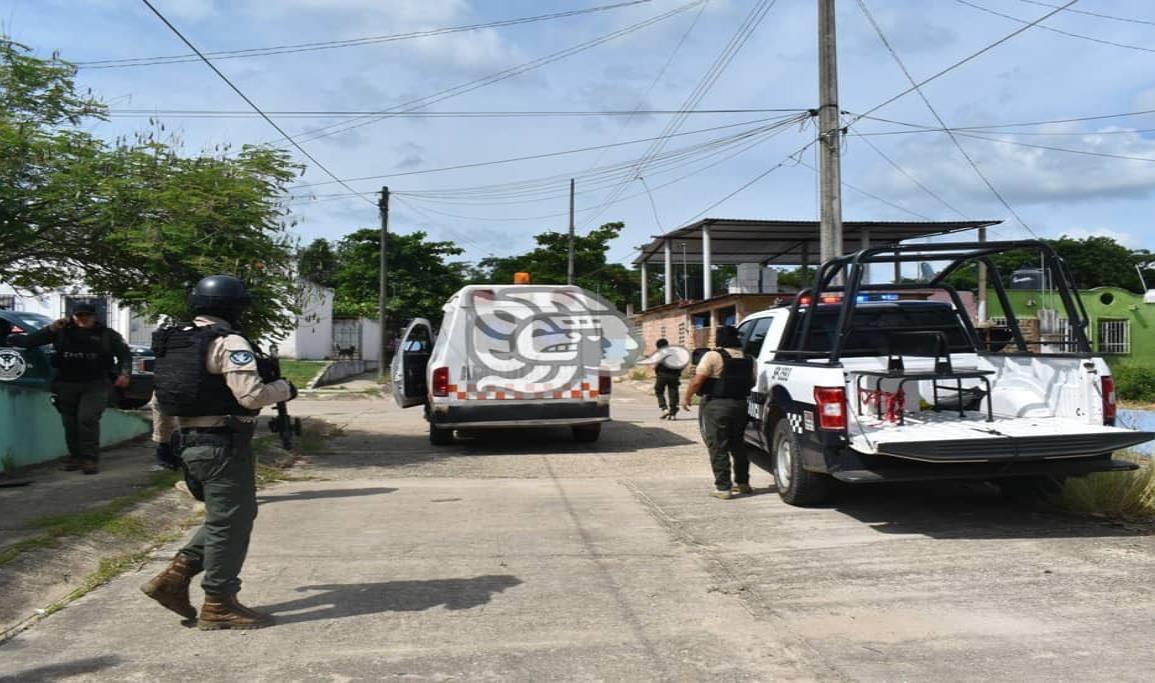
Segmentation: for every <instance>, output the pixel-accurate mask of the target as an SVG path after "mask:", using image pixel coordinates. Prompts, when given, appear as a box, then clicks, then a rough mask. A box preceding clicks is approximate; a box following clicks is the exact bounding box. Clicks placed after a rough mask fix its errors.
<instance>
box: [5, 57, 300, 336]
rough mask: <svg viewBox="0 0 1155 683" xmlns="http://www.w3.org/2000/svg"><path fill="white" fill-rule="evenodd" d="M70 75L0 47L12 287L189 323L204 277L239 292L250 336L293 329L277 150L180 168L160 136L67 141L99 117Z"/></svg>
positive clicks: (288, 169) (185, 161)
mask: <svg viewBox="0 0 1155 683" xmlns="http://www.w3.org/2000/svg"><path fill="white" fill-rule="evenodd" d="M74 73H75V69H74V67H73V66H72V65H70V64H68V63H67V62H64V61H62V60H60V59H59V58H58V57H57V56H55V55H54V56H53V57H52V58H50V59H39V58H37V57H35V56H33V55H32V54H31V52H30V50H29V49H28V48H27V47H26V46H23V45H20V44H18V43H15V42H13V41H11V40H8V39H7V38H0V269H2V270H3V272H4V278H5V280H6V281H7V282H8V283H10V284H13V285H15V286H17V287H26V288H32V289H42V288H49V287H53V286H58V285H61V284H64V283H75V282H81V281H82V282H84V283H85V284H87V285H88V286H89V287H90V288H91V289H92V290H93V291H94V292H96V293H100V294H108V295H112V296H114V297H116V298H118V299H120V300H122V301H124V302H125V303H128V304H129V305H131V306H132V307H134V308H135V309H137V310H138V311H141V312H143V313H144V314H145V315H149V316H157V315H160V314H165V315H168V316H171V317H174V318H184V317H186V316H187V307H186V304H185V300H186V295H187V292H188V288H189V286H190V285H191V284H192V283H194V282H195V281H196V280H197V279H199V278H200V277H202V276H204V275H211V274H229V275H237V276H239V277H242V278H244V279H245V280H246V281H248V282H249V285H250V288H251V290H252V292H253V298H254V302H255V305H254V307H253V309H252V313H251V315H250V316H249V317H248V319H247V320H246V321H245V323H246V331H247V332H249V333H250V334H252V335H254V336H256V335H261V334H264V333H266V332H269V331H272V330H274V329H282V330H283V329H285V328H287V327H288V326H289V325H290V324H291V323H292V316H291V315H290V314H291V312H292V309H293V308H295V305H296V296H297V293H296V291H295V290H294V287H293V273H292V250H291V248H290V247H291V244H290V240H289V237H288V235H287V226H286V225H285V224H284V222H283V220H284V217H285V210H284V208H283V205H282V203H281V199H280V198H281V197H282V196H283V194H284V192H285V188H286V186H287V184H288V182H289V181H290V180H291V179H292V178H293V177H294V176H295V175H296V174H297V172H298V171H299V168H298V167H297V166H295V165H294V164H293V163H292V162H291V160H290V158H289V157H288V155H287V154H286V153H284V152H282V151H279V150H272V149H267V148H257V147H249V146H246V147H242V148H241V150H240V151H239V152H238V153H236V154H234V155H228V153H229V151H230V150H229V149H227V148H225V149H218V150H217V154H216V155H210V154H201V155H199V156H192V157H186V156H182V155H181V154H180V153H179V152H178V150H177V149H175V148H174V146H172V145H170V144H166V143H165V142H162V141H160V140H159V139H158V133H159V131H158V130H154V131H151V132H146V133H141V134H138V135H136V136H134V137H132V138H131V139H129V140H125V139H121V140H117V141H115V142H113V143H109V142H106V141H104V140H101V139H99V138H96V137H94V136H92V135H90V134H88V133H86V132H84V131H82V130H80V129H79V128H78V125H79V124H81V123H83V122H85V121H86V120H90V119H92V118H97V119H100V118H103V117H104V115H105V112H106V110H105V107H104V105H103V104H101V103H100V102H99V101H98V100H97V99H96V98H95V97H93V96H91V95H87V94H84V95H81V94H78V93H77V92H76V87H75V83H74V81H73V75H74Z"/></svg>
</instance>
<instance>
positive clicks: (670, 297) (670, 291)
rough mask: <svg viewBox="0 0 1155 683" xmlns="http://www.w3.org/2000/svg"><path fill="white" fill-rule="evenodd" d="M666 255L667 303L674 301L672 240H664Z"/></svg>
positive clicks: (663, 246)
mask: <svg viewBox="0 0 1155 683" xmlns="http://www.w3.org/2000/svg"><path fill="white" fill-rule="evenodd" d="M662 248H663V249H664V250H665V256H666V303H667V304H672V303H674V253H673V252H672V251H671V250H670V240H665V241H663V242H662Z"/></svg>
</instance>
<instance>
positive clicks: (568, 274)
mask: <svg viewBox="0 0 1155 683" xmlns="http://www.w3.org/2000/svg"><path fill="white" fill-rule="evenodd" d="M573 195H574V182H573V178H570V179H569V268H568V269H567V270H566V284H571V285H572V284H573Z"/></svg>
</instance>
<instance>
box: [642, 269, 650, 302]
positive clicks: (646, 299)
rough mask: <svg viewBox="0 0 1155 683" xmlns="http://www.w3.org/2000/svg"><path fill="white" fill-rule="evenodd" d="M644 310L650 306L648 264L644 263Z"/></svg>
mask: <svg viewBox="0 0 1155 683" xmlns="http://www.w3.org/2000/svg"><path fill="white" fill-rule="evenodd" d="M641 271H642V310H643V311H644V310H646V309H647V308H649V307H650V306H649V304H650V296H649V294H650V292H649V289H650V278H648V277H646V262H645V261H642V268H641Z"/></svg>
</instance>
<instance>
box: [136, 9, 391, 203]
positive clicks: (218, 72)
mask: <svg viewBox="0 0 1155 683" xmlns="http://www.w3.org/2000/svg"><path fill="white" fill-rule="evenodd" d="M141 2H143V3H144V4H145V6H146V7H148V8H149V9H150V10H152V13H153V14H155V15H156V16H157V18H158V19H160V20H161V21H162V22H164V25H165V26H167V27H169V29H171V30H172V32H173V33H175V34H176V35H177V37H178V38H180V39H181V40H182V41H183V42H184V44H185V45H188V47H189V49H190V50H192V51H193V52H195V53H196V54H197V55H199V56H200V57H201V59H202V60H203V61H204V63H205V64H207V65H208V67H209V68H210V69H212V70H213V73H215V74H216V75H217V76H219V77H220V79H221V80H222V81H224V82H225V83H226V84H228V86H229V87H230V88H232V89H233V92H235V93H236V94H237V95H239V96H240V97H241V99H242V100H244V101H245V103H246V104H248V105H249V106H250V107H252V108H253V110H254V111H256V112H257V113H258V114H260V115H261V118H263V119H264V120H265V121H267V122H268V124H269V125H270V126H272V127H273V128H274V129H275V130H276V131H277V132H278V133H280V134H281V135H283V136H285V139H286V140H288V141H289V142H290V143H291V144H292V145H293V146H294V147H296V148H297V150H298V151H299V152H300V153H301V154H304V155H305V157H306V158H307V159H309V161H312V162H313V163H314V164H316V165H317V168H319V169H321V170H322V171H324V172H325V174H326V175H328V176H329V177H330V178H332V179H333V180H335V181H336V182H337V183H339V184H340V185H341V187H344V188H345V189H347V190H349V191H350V192H353V193H357V191H356V190H354V189H353V188H352V187H350V186H349V185H348V184H346V183H345V181H343V180H341V179H340V178H339V177H337V174H335V173H333V172H332V171H330V170H329V169H328V168H327V167H326V166H325V165H324V164H322V163H321V162H320V161H318V160H317V158H316V157H314V156H313V155H312V154H309V152H307V151H306V150H305V148H304V147H302V146H301V145H300V144H298V143H297V141H296V140H294V139H293V138H292V137H291V136H289V134H288V133H286V132H285V131H284V130H282V129H281V127H280V126H278V125H277V123H276V122H275V121H273V120H272V119H271V118H269V117H268V116H267V115H266V114H265V112H263V111H261V108H260V107H258V106H257V104H256V103H255V102H253V101H252V100H250V99H249V96H248V95H246V94H245V93H244V92H242V91H241V89H240V88H238V87H237V86H236V85H235V84H234V83H233V82H232V81H231V80H229V77H228V76H226V75H224V74H223V73H222V72H221V70H220V69H218V68H217V67H216V65H214V64H213V63H212V62H211V61H209V60H208V59H207V58H206V57H205V56H204V55H202V54H201V52H200V50H198V49H197V47H196V46H195V45H193V44H192V41H190V40H189V39H188V38H185V36H184V34H183V33H181V32H180V31H179V30H178V29H177V27H176V26H173V25H172V22H170V21H169V20H168V19H166V18H165V16H164V15H163V14H161V13H160V11H159V10H158V9H157V8H156V7H153V5H152V3H151V2H149V0H141ZM357 194H358V196H360V197H361V198H362V199H364V200H365V201H367V202H369V203H370V204H372V205H373V206H376V205H377V203H376V202H375V201H373V200H372V199H370V198H369V197H366V196H365V195H363V194H360V193H357Z"/></svg>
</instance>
